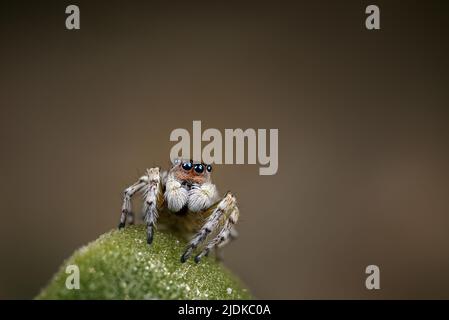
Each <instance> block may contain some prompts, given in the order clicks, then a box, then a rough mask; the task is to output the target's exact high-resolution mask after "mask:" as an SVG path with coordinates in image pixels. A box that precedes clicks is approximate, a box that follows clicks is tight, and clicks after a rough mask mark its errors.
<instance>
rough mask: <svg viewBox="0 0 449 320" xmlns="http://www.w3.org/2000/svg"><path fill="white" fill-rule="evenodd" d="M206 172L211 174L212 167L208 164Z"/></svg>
mask: <svg viewBox="0 0 449 320" xmlns="http://www.w3.org/2000/svg"><path fill="white" fill-rule="evenodd" d="M206 170H207V172H211V171H212V166H211V165H210V164H208V165H207V167H206Z"/></svg>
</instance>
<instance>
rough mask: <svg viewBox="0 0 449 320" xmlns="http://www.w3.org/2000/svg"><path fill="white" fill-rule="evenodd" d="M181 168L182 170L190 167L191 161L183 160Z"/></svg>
mask: <svg viewBox="0 0 449 320" xmlns="http://www.w3.org/2000/svg"><path fill="white" fill-rule="evenodd" d="M182 168H183V169H184V170H187V171H189V170H190V169H192V163H191V162H184V163H183V164H182Z"/></svg>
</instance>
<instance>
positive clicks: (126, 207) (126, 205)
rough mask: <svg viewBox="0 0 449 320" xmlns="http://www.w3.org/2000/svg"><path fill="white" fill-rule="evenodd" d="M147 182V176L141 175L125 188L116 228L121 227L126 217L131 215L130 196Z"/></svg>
mask: <svg viewBox="0 0 449 320" xmlns="http://www.w3.org/2000/svg"><path fill="white" fill-rule="evenodd" d="M147 182H148V177H147V176H142V177H140V179H139V180H138V181H137V182H136V183H134V184H133V185H131V186H130V187H128V188H126V189H125V191H124V192H123V205H122V214H121V216H120V223H119V225H118V228H119V229H121V228H123V227H124V226H125V224H126V219H127V217H128V215H132V212H131V197H132V196H133V195H134V194H135V193H136V192H138V191H140V190H141V189H142V188H143V187H144V186H145V185H146V184H147Z"/></svg>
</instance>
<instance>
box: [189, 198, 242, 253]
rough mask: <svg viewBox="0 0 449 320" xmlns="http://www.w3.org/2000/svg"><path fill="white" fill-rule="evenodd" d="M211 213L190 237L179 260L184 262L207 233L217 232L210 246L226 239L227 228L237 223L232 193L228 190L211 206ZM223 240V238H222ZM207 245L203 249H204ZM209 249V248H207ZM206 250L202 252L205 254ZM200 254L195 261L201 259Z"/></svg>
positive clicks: (236, 211) (235, 206)
mask: <svg viewBox="0 0 449 320" xmlns="http://www.w3.org/2000/svg"><path fill="white" fill-rule="evenodd" d="M212 210H213V211H212V213H211V214H210V215H209V217H208V218H207V219H206V222H205V223H204V225H203V227H202V228H201V229H200V231H199V232H198V233H197V234H196V235H195V236H194V237H193V238H192V240H191V241H190V242H189V244H188V246H187V249H186V250H185V252H184V254H183V255H182V256H181V262H185V261H186V260H187V259H188V258H189V257H190V256H191V254H192V252H193V251H194V250H195V249H196V248H197V247H198V246H199V245H200V244H201V243H203V241H204V240H205V239H206V238H207V236H208V235H209V234H211V233H212V232H218V234H217V235H216V236H215V237H214V239H212V240H211V241H212V242H213V244H212V245H211V248H212V247H213V246H215V245H217V244H218V243H220V239H222V238H223V239H226V238H227V237H228V235H227V232H228V231H227V229H228V228H230V227H232V225H234V224H235V223H237V219H238V215H239V211H238V208H237V205H236V199H235V197H234V195H233V194H232V193H230V192H228V193H227V194H226V195H225V196H224V198H223V199H222V200H220V201H219V202H218V203H217V204H216V205H214V206H213V207H212ZM223 241H224V240H223ZM206 249H207V247H206V248H205V249H204V250H206ZM209 250H210V248H209ZM207 252H208V250H206V252H205V253H204V254H203V255H205V254H206V253H207ZM201 257H202V255H201V256H200V257H199V258H198V259H196V260H197V262H198V261H199V259H201Z"/></svg>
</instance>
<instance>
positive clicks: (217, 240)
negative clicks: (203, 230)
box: [195, 206, 239, 263]
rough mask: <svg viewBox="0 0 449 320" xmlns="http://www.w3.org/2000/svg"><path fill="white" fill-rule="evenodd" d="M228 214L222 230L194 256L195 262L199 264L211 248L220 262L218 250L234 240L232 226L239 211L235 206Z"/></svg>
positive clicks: (235, 233) (234, 234)
mask: <svg viewBox="0 0 449 320" xmlns="http://www.w3.org/2000/svg"><path fill="white" fill-rule="evenodd" d="M230 212H231V213H230V214H229V217H228V218H227V220H226V221H225V223H224V225H223V227H222V229H221V230H220V231H219V232H218V234H217V235H216V236H215V237H214V238H213V239H212V240H210V241H209V243H207V245H206V246H205V247H204V249H203V250H201V252H200V253H199V254H198V255H196V257H195V262H196V263H198V262H200V260H201V258H202V257H203V256H205V255H208V254H209V251H210V250H211V249H212V248H215V250H216V257H217V259H218V260H221V256H220V254H219V251H218V249H219V248H223V247H224V246H225V245H226V244H228V243H229V241H231V240H232V239H235V238H236V237H237V231H236V230H235V228H234V225H235V224H236V223H237V220H238V217H239V210H238V208H237V206H234V208H230Z"/></svg>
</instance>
